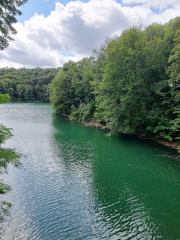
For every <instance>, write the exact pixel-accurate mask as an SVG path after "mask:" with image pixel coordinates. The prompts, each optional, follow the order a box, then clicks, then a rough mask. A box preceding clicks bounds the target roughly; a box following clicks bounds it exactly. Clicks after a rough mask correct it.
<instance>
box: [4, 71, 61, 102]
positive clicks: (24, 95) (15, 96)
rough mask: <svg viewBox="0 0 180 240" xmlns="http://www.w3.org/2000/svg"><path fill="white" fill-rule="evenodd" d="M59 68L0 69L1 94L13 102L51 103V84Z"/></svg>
mask: <svg viewBox="0 0 180 240" xmlns="http://www.w3.org/2000/svg"><path fill="white" fill-rule="evenodd" d="M58 71H59V68H46V69H42V68H34V69H26V68H20V69H14V68H0V92H1V93H2V94H9V95H10V98H11V101H40V102H48V101H49V88H48V87H49V84H50V83H51V81H52V79H53V78H54V77H55V76H56V74H57V73H58Z"/></svg>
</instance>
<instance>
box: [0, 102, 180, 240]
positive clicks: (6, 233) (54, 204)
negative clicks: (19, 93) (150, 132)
mask: <svg viewBox="0 0 180 240" xmlns="http://www.w3.org/2000/svg"><path fill="white" fill-rule="evenodd" d="M0 119H1V123H3V124H4V125H6V126H7V127H12V128H13V129H14V137H13V138H12V139H10V140H8V141H7V143H6V145H5V146H6V147H11V148H16V149H17V150H18V151H19V152H21V153H22V154H23V157H22V159H21V162H22V164H23V166H22V167H21V168H20V169H18V170H17V169H13V168H11V167H10V168H9V174H8V175H7V176H5V180H6V182H7V183H9V184H10V185H11V187H12V191H11V192H10V193H8V194H6V195H4V196H3V199H6V200H7V201H10V202H11V203H12V204H13V208H12V210H11V217H9V218H8V219H7V221H6V222H5V223H3V224H2V228H3V233H2V239H4V240H12V239H15V240H20V239H22V240H38V239H39V240H60V239H62V240H66V239H70V240H71V239H77V240H79V239H82V240H83V239H95V240H96V239H113V240H114V239H123V240H124V239H163V240H166V239H167V240H171V239H172V240H175V239H180V227H179V226H180V162H179V161H177V160H176V159H169V158H164V157H160V156H158V155H175V154H176V152H175V151H174V150H171V149H168V148H166V147H163V146H161V145H159V144H157V143H154V142H152V141H148V140H141V139H138V138H137V137H134V136H124V135H123V136H119V137H118V136H113V137H107V136H106V135H105V133H106V132H105V131H102V130H100V129H93V128H86V127H84V126H81V125H79V124H78V123H74V122H69V121H67V120H66V119H65V118H63V117H60V116H58V115H56V114H54V113H53V111H52V109H51V106H50V105H49V104H39V103H36V104H30V103H28V104H20V103H19V104H18V103H15V104H6V105H0ZM1 198H2V197H1Z"/></svg>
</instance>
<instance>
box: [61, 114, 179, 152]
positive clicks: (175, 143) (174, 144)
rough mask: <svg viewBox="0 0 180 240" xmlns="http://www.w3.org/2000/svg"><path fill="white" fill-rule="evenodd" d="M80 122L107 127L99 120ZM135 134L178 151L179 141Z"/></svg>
mask: <svg viewBox="0 0 180 240" xmlns="http://www.w3.org/2000/svg"><path fill="white" fill-rule="evenodd" d="M61 115H62V116H64V117H66V118H67V119H69V120H70V121H73V120H72V119H71V118H70V116H69V115H66V114H61ZM80 123H81V124H82V125H83V126H85V127H95V128H100V129H103V130H104V129H107V128H106V125H104V124H102V123H99V122H96V121H90V122H84V121H81V122H80ZM136 135H137V136H138V137H139V138H141V139H144V140H145V139H149V140H152V141H154V142H158V143H159V144H161V145H164V146H166V147H170V148H173V149H176V150H177V151H178V153H180V142H178V141H172V142H169V141H168V140H167V139H163V138H157V137H155V136H154V135H152V134H144V135H140V134H136Z"/></svg>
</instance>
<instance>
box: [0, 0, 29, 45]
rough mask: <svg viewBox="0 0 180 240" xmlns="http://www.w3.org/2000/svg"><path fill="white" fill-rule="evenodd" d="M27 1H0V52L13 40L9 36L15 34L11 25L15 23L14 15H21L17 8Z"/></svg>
mask: <svg viewBox="0 0 180 240" xmlns="http://www.w3.org/2000/svg"><path fill="white" fill-rule="evenodd" d="M26 2H27V0H21V1H20V0H8V1H7V0H1V1H0V50H3V49H4V48H6V47H7V46H8V45H9V41H11V40H13V38H12V37H11V34H16V29H15V28H14V27H13V23H16V22H17V19H16V17H15V16H16V15H21V14H22V12H21V11H20V10H19V7H20V6H22V5H23V4H25V3H26Z"/></svg>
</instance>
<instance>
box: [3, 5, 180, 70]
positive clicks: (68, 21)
mask: <svg viewBox="0 0 180 240" xmlns="http://www.w3.org/2000/svg"><path fill="white" fill-rule="evenodd" d="M153 9H158V10H159V11H158V14H157V13H156V12H157V11H156V12H155V11H154V10H153ZM179 12H180V2H179V0H171V6H169V0H163V1H162V0H160V1H157V0H133V1H132V0H122V4H120V3H118V2H116V1H115V0H91V1H89V2H87V3H83V2H80V1H76V2H69V3H68V4H66V6H64V5H63V4H61V3H59V2H57V3H56V4H55V9H54V11H52V12H51V14H50V15H49V16H47V17H45V16H44V15H37V14H35V15H34V16H33V17H32V18H31V19H29V20H28V21H26V22H25V23H24V24H22V23H17V24H16V25H15V27H16V29H17V31H18V34H17V35H15V37H14V38H15V41H13V42H11V43H10V46H9V47H8V48H7V49H5V50H4V51H1V52H0V67H5V66H14V67H23V66H25V67H30V68H31V67H57V66H62V64H64V63H65V62H66V61H68V60H70V59H71V60H74V61H76V60H78V59H80V58H82V57H85V56H89V55H90V54H91V52H92V50H93V49H95V48H98V47H99V46H100V44H101V43H102V42H104V40H105V39H106V38H107V37H112V36H114V35H115V34H120V33H121V32H122V30H123V29H126V28H129V27H131V26H133V25H141V24H142V25H143V26H147V25H149V24H150V23H152V22H161V23H165V22H167V21H169V20H170V19H171V18H174V17H176V16H178V15H179ZM63 52H66V54H63ZM68 52H69V53H70V54H68Z"/></svg>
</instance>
